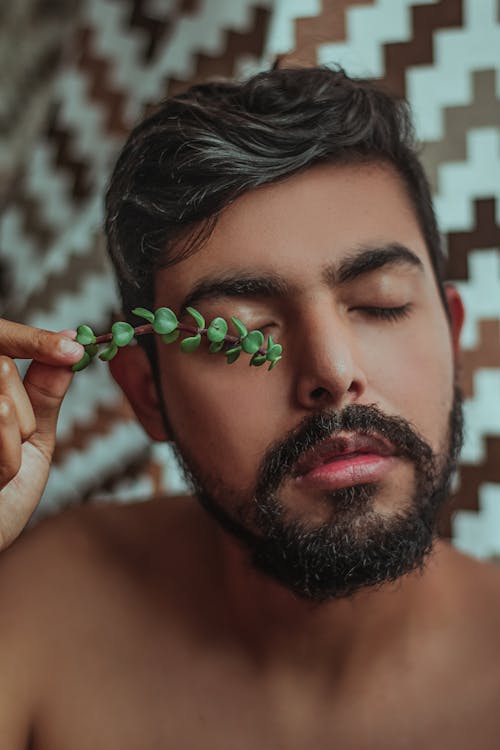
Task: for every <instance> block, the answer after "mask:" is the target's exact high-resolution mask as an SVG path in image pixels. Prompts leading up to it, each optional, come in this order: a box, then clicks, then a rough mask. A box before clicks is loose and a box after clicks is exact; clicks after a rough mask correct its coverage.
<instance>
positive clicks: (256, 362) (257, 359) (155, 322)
mask: <svg viewBox="0 0 500 750" xmlns="http://www.w3.org/2000/svg"><path fill="white" fill-rule="evenodd" d="M186 310H187V312H188V313H189V314H190V315H191V317H192V318H193V319H194V321H195V323H196V326H190V325H184V324H183V323H180V322H179V321H178V320H177V316H176V314H175V313H174V311H173V310H171V309H170V308H169V307H159V308H158V310H156V311H155V312H151V310H146V308H144V307H135V308H134V309H133V310H132V313H133V314H134V315H137V317H139V318H144V319H145V320H147V321H148V322H147V324H146V325H140V326H137V327H136V328H134V327H133V326H131V325H130V323H125V322H123V321H117V322H116V323H113V325H112V326H111V333H104V334H103V335H102V336H96V335H95V333H94V331H93V330H92V328H91V327H90V326H88V325H85V324H83V325H81V326H78V328H77V331H76V340H77V341H78V343H79V344H82V345H83V346H84V347H85V354H84V355H83V357H82V358H81V359H80V360H79V361H78V362H76V363H75V364H74V365H73V367H72V368H71V369H72V370H73V372H79V371H80V370H84V369H85V368H86V367H87V366H88V365H89V364H90V362H91V361H92V359H93V358H94V357H95V356H96V355H98V356H99V359H101V360H103V361H104V362H109V361H110V360H111V359H113V357H115V356H116V354H117V353H118V350H119V349H120V348H121V347H122V346H127V344H130V342H131V341H132V339H134V338H135V337H136V336H142V335H143V334H145V333H157V334H158V335H159V336H160V338H161V340H162V341H163V342H164V343H165V344H171V343H173V342H174V341H177V339H178V338H179V337H180V335H181V332H185V333H188V334H190V335H189V336H187V337H186V338H183V339H182V340H181V341H180V347H181V350H182V351H183V352H187V353H189V352H194V351H196V349H198V347H199V346H200V344H201V340H202V337H203V336H206V337H207V339H208V340H209V341H210V346H209V348H208V351H209V352H210V353H211V354H217V353H218V352H222V353H223V354H225V356H226V361H227V363H228V364H229V365H230V364H232V363H233V362H236V360H237V359H238V357H239V356H240V354H241V352H242V351H243V352H245V353H246V354H250V355H251V358H250V361H249V365H253V366H254V367H260V366H261V365H263V364H264V363H265V362H269V367H268V368H267V369H268V370H272V369H273V367H276V365H277V364H278V362H279V361H280V359H281V354H282V351H283V349H282V346H281V344H276V343H275V342H274V341H273V339H272V337H271V336H268V338H267V346H264V334H263V333H262V331H259V330H253V331H248V330H247V328H246V327H245V325H244V324H243V323H242V322H241V320H239V318H235V317H232V318H231V321H232V322H233V325H234V327H235V328H236V331H237V332H238V335H237V336H232V335H231V334H228V330H229V326H228V324H227V322H226V321H225V320H224V318H214V319H213V320H212V322H211V323H210V324H209V325H208V326H207V324H206V321H205V318H204V317H203V315H201V313H199V312H198V310H195V309H194V307H186ZM101 344H106V346H105V347H104V348H103V349H101V351H99V346H100V345H101ZM228 346H229V348H227V347H228Z"/></svg>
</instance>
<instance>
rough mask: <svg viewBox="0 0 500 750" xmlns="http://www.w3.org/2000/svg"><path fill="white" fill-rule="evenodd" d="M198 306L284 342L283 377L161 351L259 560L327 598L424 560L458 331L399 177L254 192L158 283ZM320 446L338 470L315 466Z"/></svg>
mask: <svg viewBox="0 0 500 750" xmlns="http://www.w3.org/2000/svg"><path fill="white" fill-rule="evenodd" d="M258 279H261V280H262V281H256V280H258ZM221 280H223V281H224V287H223V288H221V286H220V284H219V282H220V281H221ZM270 280H271V281H272V283H270ZM212 281H216V282H217V284H218V287H217V284H216V285H215V287H216V288H214V286H213V285H211V284H210V282H212ZM233 281H236V282H237V283H236V284H234V283H232V282H233ZM244 281H245V283H243V282H244ZM200 282H206V283H205V284H204V293H205V296H204V297H201V298H198V299H191V300H189V301H188V302H186V301H185V300H186V297H187V296H188V295H190V294H191V293H192V291H193V290H194V289H195V287H199V284H200ZM210 286H211V289H209V287H210ZM207 290H208V291H207ZM185 304H192V305H193V306H194V307H196V308H197V309H198V310H200V312H202V314H203V315H204V316H205V318H206V319H207V321H210V320H211V319H212V318H214V317H216V316H222V317H224V318H226V320H229V318H230V316H232V315H234V316H237V317H238V318H240V319H241V320H242V321H243V322H244V323H245V325H246V326H247V328H248V329H249V330H250V329H253V328H258V329H261V330H262V331H263V332H264V334H265V335H268V334H271V335H272V337H273V339H274V341H277V342H279V343H280V344H282V346H283V359H282V361H281V362H279V364H278V366H277V367H275V368H274V369H273V370H272V372H268V371H267V366H264V367H258V368H256V367H249V365H248V362H249V356H248V355H244V354H242V356H240V358H239V359H238V361H237V362H235V363H234V364H231V365H228V364H227V363H226V358H225V357H224V355H223V354H221V353H218V354H210V353H209V352H208V347H207V345H206V342H205V341H204V342H203V345H202V347H201V348H200V349H199V350H198V351H197V352H196V353H193V354H185V353H183V352H181V350H180V348H179V346H178V344H173V345H169V346H164V345H162V344H161V343H159V345H158V350H159V362H160V376H161V383H162V391H163V397H164V402H165V407H166V412H167V417H168V422H169V424H170V427H171V432H172V436H173V438H174V440H175V443H176V448H177V451H178V454H179V457H180V459H181V461H182V463H183V465H184V468H185V471H186V473H187V475H188V478H189V479H190V480H191V482H192V484H193V487H194V489H195V491H196V494H197V495H198V497H199V499H200V502H201V503H202V504H203V505H204V506H205V507H206V508H207V509H208V510H209V511H210V512H212V513H213V515H215V516H216V517H217V518H218V519H219V521H220V522H221V523H222V525H223V527H224V528H225V529H226V530H228V531H230V532H231V533H233V534H235V535H236V536H238V537H239V538H240V540H241V541H242V542H243V543H244V544H245V545H246V546H247V547H248V549H249V550H250V553H251V556H252V559H253V561H254V563H255V565H256V566H257V567H258V568H259V569H260V570H261V571H263V572H265V573H266V574H267V575H270V576H272V577H273V578H275V579H276V580H278V581H280V582H281V583H282V584H284V585H285V586H287V587H289V588H290V589H291V590H293V591H294V592H295V593H297V594H298V595H301V596H305V597H309V598H314V599H318V600H322V599H326V598H331V597H339V596H348V595H351V594H352V593H354V591H356V590H357V589H359V588H360V587H362V586H369V585H374V584H376V583H383V582H384V581H388V580H394V579H395V578H397V577H399V576H400V575H403V574H404V573H407V572H410V571H411V570H413V569H415V568H416V567H417V566H421V564H422V562H423V560H424V558H425V557H426V555H427V554H428V552H429V551H430V549H431V547H432V540H433V535H434V533H435V521H436V516H437V513H438V510H439V508H440V507H441V505H442V503H443V501H444V499H445V497H446V493H447V488H448V484H449V479H450V474H451V472H452V468H453V463H454V458H455V455H456V454H457V452H458V449H459V446H460V432H461V430H460V422H461V419H460V418H461V411H460V396H459V393H458V390H457V389H455V388H454V384H455V377H454V376H455V367H454V353H455V352H454V348H455V349H456V340H457V337H458V332H457V331H455V333H454V337H452V335H451V334H450V328H449V325H448V322H447V319H446V316H445V312H444V309H443V306H442V303H441V300H440V297H439V293H438V289H437V286H436V282H435V278H434V274H433V271H432V267H431V262H430V259H429V256H428V251H427V249H426V246H425V242H424V239H423V237H422V233H421V231H420V228H419V225H418V222H417V219H416V217H415V215H414V210H413V208H412V206H411V203H410V201H409V198H408V197H407V194H406V191H405V188H404V186H403V184H402V181H401V179H400V178H399V176H398V175H397V173H396V172H395V171H394V170H392V169H391V168H390V167H388V166H384V165H382V164H378V165H376V164H372V165H358V166H352V165H351V166H333V165H321V166H317V167H314V168H311V169H310V170H308V171H307V172H305V173H303V174H300V175H296V176H293V177H291V178H288V179H287V180H286V181H283V182H281V183H276V184H273V185H268V186H265V187H263V188H260V189H258V190H254V191H251V192H249V193H247V194H245V195H243V196H241V197H240V198H238V199H237V200H236V201H235V202H234V203H233V204H231V205H230V206H229V207H228V208H227V209H226V211H225V212H224V214H223V215H222V216H221V218H220V219H219V222H218V224H217V226H216V229H215V231H214V233H213V235H212V236H211V238H210V240H209V242H208V243H207V245H205V246H204V247H203V249H202V250H201V251H200V252H198V253H196V254H195V255H193V256H192V257H190V258H188V259H186V260H184V261H182V262H181V263H179V264H178V265H176V266H173V267H172V268H170V269H167V270H165V271H163V272H161V273H160V274H159V275H158V277H157V285H156V300H155V306H156V307H158V306H168V307H172V308H173V309H175V310H176V311H179V312H180V311H181V306H183V305H185ZM388 311H389V312H388ZM181 320H182V322H185V323H188V322H189V323H193V321H192V318H190V316H189V315H188V314H187V313H185V314H184V315H183V316H182V317H181ZM457 326H458V327H459V323H458V324H457ZM231 332H232V333H234V334H236V331H231ZM453 338H454V340H453ZM366 436H368V442H366V440H365V442H363V440H364V439H365V438H366ZM332 437H334V438H335V440H336V442H334V443H333V444H331V445H330V449H329V450H330V454H332V455H324V454H323V453H322V452H321V451H322V447H323V446H324V445H325V441H327V440H329V439H331V438H332ZM351 441H354V442H351ZM320 446H321V447H320ZM339 452H347V454H351V453H354V455H349V456H348V457H347V458H344V459H339V458H338V453H339ZM326 453H328V451H327V452H326ZM333 454H336V455H337V458H334V456H333ZM380 454H382V455H380ZM311 456H313V457H314V456H319V458H320V460H322V461H323V462H324V463H325V462H326V464H327V465H328V467H329V468H326V469H324V470H320V472H319V474H318V470H317V469H316V471H315V473H314V474H309V475H304V473H303V471H304V470H305V468H306V464H307V461H308V459H309V458H311ZM332 458H334V462H333V463H332Z"/></svg>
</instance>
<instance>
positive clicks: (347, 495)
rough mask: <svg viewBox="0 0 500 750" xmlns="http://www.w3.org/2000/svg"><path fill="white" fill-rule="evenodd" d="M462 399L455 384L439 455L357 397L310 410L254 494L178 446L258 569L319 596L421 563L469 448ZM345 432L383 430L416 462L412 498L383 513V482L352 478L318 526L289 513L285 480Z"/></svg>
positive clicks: (203, 498) (191, 478)
mask: <svg viewBox="0 0 500 750" xmlns="http://www.w3.org/2000/svg"><path fill="white" fill-rule="evenodd" d="M462 402H463V397H462V394H461V392H460V389H459V388H458V386H455V389H454V399H453V405H452V408H451V410H450V414H449V422H448V434H447V439H446V448H445V450H444V452H443V453H442V454H441V455H436V454H434V453H433V451H432V449H431V447H430V446H429V445H428V444H427V443H426V442H425V441H424V440H423V438H422V437H420V436H419V435H418V434H417V433H416V431H415V430H414V428H413V427H412V426H411V425H410V424H409V423H408V422H407V421H406V420H404V419H402V418H397V417H388V416H386V415H384V414H383V413H382V412H381V411H380V410H379V409H378V408H377V407H375V406H361V405H350V406H348V407H346V408H345V409H344V410H343V411H342V412H341V413H340V414H339V413H337V412H335V413H331V412H329V413H322V414H316V415H313V416H311V417H310V418H307V419H306V420H304V421H303V422H302V423H301V424H300V425H299V427H298V428H297V429H296V430H294V432H293V433H292V434H290V435H289V436H288V438H287V439H286V440H285V441H282V442H280V443H277V444H274V445H273V446H271V447H270V448H269V450H268V451H267V453H266V455H265V457H264V460H263V461H262V463H261V466H260V468H259V471H258V473H257V477H258V479H257V483H256V486H255V488H254V491H253V493H235V492H234V491H232V490H230V489H229V488H227V487H224V486H222V485H221V483H220V480H217V478H215V477H210V478H209V477H206V476H205V477H203V476H202V474H201V472H200V471H198V470H197V469H196V468H195V467H194V464H193V461H188V460H187V459H186V456H185V452H184V451H181V449H180V448H179V445H178V443H177V444H174V446H173V447H174V450H175V452H176V455H177V458H178V460H179V463H180V465H181V468H182V470H183V472H184V476H185V478H186V480H187V482H188V483H189V484H190V485H191V487H192V489H193V492H194V494H195V495H196V497H197V498H198V500H199V502H200V504H201V505H202V506H203V507H204V508H205V510H207V511H208V513H210V515H211V516H213V517H214V518H215V519H216V520H217V521H218V523H219V524H220V526H221V527H222V528H223V529H224V530H225V531H226V532H228V533H229V534H231V535H232V536H233V537H235V538H237V539H238V540H239V541H240V542H241V543H242V544H243V545H244V547H245V548H246V549H247V551H248V553H249V556H250V559H251V561H252V563H253V565H254V567H255V568H256V569H257V570H259V571H260V572H262V573H264V574H265V575H266V576H269V577H270V578H272V579H274V580H275V581H278V582H279V583H280V584H282V585H283V586H285V587H286V588H287V589H289V590H290V591H292V592H294V593H295V594H296V595H297V596H298V597H301V598H305V599H308V600H311V601H316V602H322V601H326V600H330V599H340V598H346V597H351V596H352V595H353V594H354V593H355V592H357V591H358V590H359V589H361V588H364V587H376V586H380V585H382V584H385V583H389V582H391V581H395V580H397V579H398V578H400V577H401V576H403V575H405V574H408V573H411V572H413V571H415V570H417V569H418V570H420V571H422V570H423V568H424V564H425V561H426V558H427V557H428V555H429V553H430V552H431V550H432V548H433V544H434V540H435V537H436V536H437V523H438V519H439V513H440V511H441V509H442V507H443V505H444V503H445V502H446V500H447V498H448V495H449V490H450V484H451V479H452V476H453V472H454V470H455V468H456V464H457V459H458V455H459V453H460V450H461V447H462V442H463V407H462ZM344 431H354V432H363V433H375V434H377V433H378V434H379V435H383V436H384V437H386V438H388V439H389V440H390V441H391V442H392V443H393V445H394V446H395V447H396V455H397V456H399V457H401V458H402V459H404V460H407V461H409V462H410V463H411V464H413V466H414V472H415V481H414V489H413V495H412V496H411V497H410V498H408V499H409V500H410V502H408V503H406V504H405V506H404V507H405V509H404V510H400V511H398V512H397V513H394V514H393V515H390V516H383V515H381V514H380V513H378V512H377V511H376V510H374V509H373V503H374V499H375V498H376V496H377V493H378V492H379V486H378V485H377V484H376V483H373V484H364V485H355V486H352V487H346V488H342V489H339V490H335V491H328V492H326V491H325V492H324V493H323V494H324V497H325V498H326V499H327V500H328V502H329V504H330V505H331V508H332V509H333V511H334V513H333V516H332V519H331V520H329V521H328V522H325V523H322V524H320V525H316V526H314V527H313V528H311V526H310V524H309V525H308V524H307V522H304V521H298V520H294V519H291V520H288V519H287V518H286V515H287V513H286V512H285V508H284V506H283V505H282V503H281V501H280V496H279V488H280V486H281V485H282V483H283V481H284V480H285V479H287V478H289V477H290V476H291V474H292V470H293V467H294V465H295V464H296V462H297V460H298V459H299V458H300V457H301V456H302V455H303V454H304V453H305V452H306V451H307V450H309V449H310V448H311V447H313V446H314V445H317V444H318V443H320V442H321V441H322V440H324V439H326V438H328V437H330V436H331V435H333V434H335V433H339V432H344ZM252 494H253V497H252V500H249V499H248V498H249V497H250V496H251V495H252ZM221 500H222V502H221ZM226 508H230V509H231V510H232V511H233V513H234V515H233V513H230V512H229V511H228V510H226ZM235 516H236V517H235ZM253 529H258V533H255V531H253Z"/></svg>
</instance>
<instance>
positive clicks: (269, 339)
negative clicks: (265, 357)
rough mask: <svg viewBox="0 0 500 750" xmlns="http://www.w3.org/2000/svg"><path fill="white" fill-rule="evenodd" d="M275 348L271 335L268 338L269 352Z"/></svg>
mask: <svg viewBox="0 0 500 750" xmlns="http://www.w3.org/2000/svg"><path fill="white" fill-rule="evenodd" d="M273 346H274V341H273V337H272V336H271V334H269V336H268V337H267V351H268V352H269V351H270V350H271V349H272V348H273Z"/></svg>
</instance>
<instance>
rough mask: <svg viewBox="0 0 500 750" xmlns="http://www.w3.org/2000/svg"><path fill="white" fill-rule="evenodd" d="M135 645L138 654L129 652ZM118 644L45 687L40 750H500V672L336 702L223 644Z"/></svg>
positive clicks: (375, 690) (396, 685)
mask: <svg viewBox="0 0 500 750" xmlns="http://www.w3.org/2000/svg"><path fill="white" fill-rule="evenodd" d="M131 644H132V645H131ZM133 644H134V641H128V647H127V638H125V637H123V638H122V637H120V636H117V637H116V638H115V641H114V643H111V642H110V643H108V645H107V648H106V649H105V650H101V651H100V652H99V651H97V652H96V651H92V650H90V651H89V652H88V653H86V654H85V653H84V652H82V651H80V656H79V657H78V658H73V659H72V658H69V659H67V660H66V664H65V666H64V665H63V664H61V665H60V669H59V673H58V675H54V676H53V678H52V680H51V684H50V686H49V689H48V695H50V700H49V701H47V705H46V707H45V709H44V711H43V712H41V715H42V718H41V721H40V723H39V725H38V727H37V732H36V741H35V743H34V748H33V750H63V749H64V750H66V749H67V748H68V747H71V748H72V750H88V748H92V750H101V748H102V750H115V748H116V750H118V749H119V750H160V749H161V750H170V749H172V750H196V749H197V748H200V749H201V748H203V750H226V748H227V750H235V748H237V750H256V749H257V748H259V750H266V749H267V748H269V750H279V749H281V748H282V749H283V750H306V748H307V750H309V748H310V747H312V746H316V747H319V748H324V750H327V749H328V748H332V750H333V748H335V750H351V748H352V750H365V749H366V750H378V748H380V750H421V748H423V747H425V748H426V750H433V749H434V748H436V750H438V748H439V750H447V749H448V748H449V750H461V749H462V748H463V750H466V749H467V750H469V748H470V747H480V748H481V750H490V749H491V750H498V747H499V745H500V712H499V710H498V709H499V706H500V668H495V669H490V670H488V671H487V672H486V671H485V670H482V671H481V670H479V671H478V670H476V669H474V668H473V666H472V665H471V669H470V670H469V671H468V672H463V673H460V674H457V672H456V670H453V669H452V668H450V669H449V673H448V674H446V673H445V672H444V671H443V670H433V669H432V666H431V665H429V666H428V668H427V675H426V676H425V675H424V674H423V675H422V678H421V679H416V676H415V674H413V675H410V674H408V675H407V678H405V675H404V674H402V675H398V677H397V679H396V678H395V676H394V675H389V674H387V675H384V674H383V673H381V674H380V675H378V676H377V679H376V680H373V679H369V677H370V676H369V675H367V679H366V682H365V681H364V680H362V679H360V680H359V683H358V684H353V685H352V687H351V688H349V690H348V691H347V692H346V693H344V694H342V695H339V694H338V693H336V691H335V689H334V688H332V689H329V688H325V690H324V691H323V692H321V691H318V689H317V686H316V687H314V688H311V687H310V683H309V682H307V683H306V682H304V684H303V685H301V684H300V680H294V681H293V684H292V683H290V684H289V685H286V684H285V685H283V687H282V689H281V690H280V691H279V692H276V690H273V689H271V688H270V685H269V682H268V681H267V680H266V679H265V678H263V676H262V675H260V674H259V670H258V669H256V668H255V667H252V668H251V667H249V666H248V664H244V663H242V661H241V659H239V658H238V657H237V656H236V655H234V656H232V655H231V652H230V650H229V651H227V650H225V651H222V650H220V644H210V643H207V644H205V648H203V649H202V648H200V646H199V644H198V645H196V646H195V647H193V648H192V649H188V648H186V644H178V646H177V647H176V648H174V647H173V646H172V645H169V646H167V645H166V646H165V649H164V650H158V648H157V646H153V644H152V643H150V644H149V645H148V643H147V640H143V641H142V644H141V646H140V647H139V646H138V641H137V640H136V641H135V645H133Z"/></svg>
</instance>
